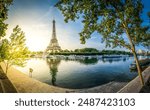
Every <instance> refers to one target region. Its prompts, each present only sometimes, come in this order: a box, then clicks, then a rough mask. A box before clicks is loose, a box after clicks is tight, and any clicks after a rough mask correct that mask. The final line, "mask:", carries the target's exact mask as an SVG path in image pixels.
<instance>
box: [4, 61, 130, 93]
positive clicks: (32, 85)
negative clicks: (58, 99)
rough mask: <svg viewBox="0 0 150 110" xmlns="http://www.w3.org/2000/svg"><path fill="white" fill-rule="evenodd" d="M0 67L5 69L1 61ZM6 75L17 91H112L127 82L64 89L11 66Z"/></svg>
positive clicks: (115, 90)
mask: <svg viewBox="0 0 150 110" xmlns="http://www.w3.org/2000/svg"><path fill="white" fill-rule="evenodd" d="M1 67H2V69H3V70H4V71H5V65H4V64H3V63H1ZM7 76H8V78H9V79H10V80H11V82H12V83H13V85H14V86H15V87H16V89H17V90H18V92H19V93H74V92H75V93H114V92H117V91H118V90H120V89H121V88H122V87H124V86H125V85H126V84H127V83H121V82H110V83H108V84H104V85H101V86H97V87H93V88H87V89H66V88H60V87H55V86H51V85H48V84H45V83H42V82H40V81H38V80H35V79H32V78H30V77H28V76H27V75H25V74H24V73H22V72H20V71H18V70H16V69H15V68H13V67H11V68H10V69H9V70H8V74H7Z"/></svg>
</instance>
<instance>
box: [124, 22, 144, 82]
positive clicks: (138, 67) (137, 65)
mask: <svg viewBox="0 0 150 110" xmlns="http://www.w3.org/2000/svg"><path fill="white" fill-rule="evenodd" d="M123 26H124V28H125V32H126V34H127V37H128V39H129V42H130V45H131V51H132V53H133V55H134V59H135V62H136V67H137V70H138V75H139V78H140V80H141V84H142V85H144V79H143V76H142V70H141V66H140V64H139V60H138V57H137V54H136V50H135V45H134V44H133V41H132V39H131V37H130V35H129V32H128V28H127V26H126V25H125V24H123Z"/></svg>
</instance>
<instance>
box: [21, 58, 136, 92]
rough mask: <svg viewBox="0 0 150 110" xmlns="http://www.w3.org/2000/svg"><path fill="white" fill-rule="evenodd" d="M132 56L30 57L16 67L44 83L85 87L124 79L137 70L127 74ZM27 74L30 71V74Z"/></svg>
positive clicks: (126, 79)
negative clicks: (25, 62)
mask: <svg viewBox="0 0 150 110" xmlns="http://www.w3.org/2000/svg"><path fill="white" fill-rule="evenodd" d="M132 62H133V57H124V56H123V57H119V58H102V57H101V56H98V57H97V56H81V57H80V56H77V57H71V58H69V57H68V58H66V57H63V58H47V59H40V58H39V59H30V60H28V61H27V65H26V66H25V67H23V68H21V67H19V70H20V71H22V72H24V73H27V75H29V68H33V70H34V71H33V74H32V77H33V78H35V79H37V80H39V81H41V82H44V83H47V84H49V85H55V86H56V85H57V86H59V87H65V88H73V89H75V88H76V89H77V88H88V87H94V86H97V85H102V84H106V83H109V82H110V81H116V82H118V81H119V82H122V81H123V82H127V81H130V80H132V79H133V78H134V77H135V76H136V75H137V73H132V74H130V73H131V72H130V70H129V65H130V64H131V63H132ZM30 76H31V75H30Z"/></svg>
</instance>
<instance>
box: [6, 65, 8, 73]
mask: <svg viewBox="0 0 150 110" xmlns="http://www.w3.org/2000/svg"><path fill="white" fill-rule="evenodd" d="M7 72H8V63H7V64H6V75H7Z"/></svg>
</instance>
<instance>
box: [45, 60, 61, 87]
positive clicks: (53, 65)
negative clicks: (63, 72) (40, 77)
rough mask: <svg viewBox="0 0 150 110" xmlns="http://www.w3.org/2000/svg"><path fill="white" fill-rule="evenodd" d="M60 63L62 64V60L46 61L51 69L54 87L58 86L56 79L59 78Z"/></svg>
mask: <svg viewBox="0 0 150 110" xmlns="http://www.w3.org/2000/svg"><path fill="white" fill-rule="evenodd" d="M60 62H61V60H60V59H46V63H47V64H48V66H49V69H50V75H51V78H52V79H51V83H52V85H56V77H57V72H58V66H59V64H60Z"/></svg>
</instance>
